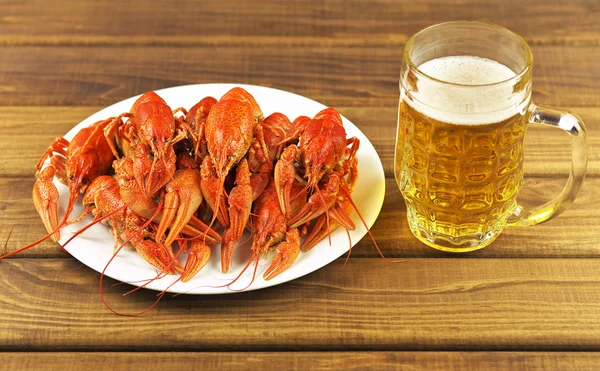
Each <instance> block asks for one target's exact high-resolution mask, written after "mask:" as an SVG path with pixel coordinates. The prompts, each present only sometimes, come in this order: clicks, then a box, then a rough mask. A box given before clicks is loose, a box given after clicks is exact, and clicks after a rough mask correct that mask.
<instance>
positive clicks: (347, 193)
mask: <svg viewBox="0 0 600 371" xmlns="http://www.w3.org/2000/svg"><path fill="white" fill-rule="evenodd" d="M340 189H341V190H342V192H344V194H345V195H346V197H347V198H348V201H350V203H351V204H352V207H353V208H354V210H355V211H356V214H357V215H358V217H359V218H360V221H361V222H362V224H363V225H364V226H365V228H366V229H367V233H368V234H369V237H371V241H373V245H375V248H376V249H377V252H378V253H379V256H381V258H382V259H383V260H385V261H386V262H388V263H394V262H393V261H391V260H389V259H388V258H386V257H385V256H383V253H382V252H381V250H380V249H379V245H377V242H376V241H375V237H373V234H372V233H371V229H370V228H369V227H368V226H367V223H366V222H365V220H364V219H363V217H362V215H361V213H360V211H358V207H356V204H355V203H354V201H353V200H352V197H350V193H349V192H348V190H346V188H345V187H340Z"/></svg>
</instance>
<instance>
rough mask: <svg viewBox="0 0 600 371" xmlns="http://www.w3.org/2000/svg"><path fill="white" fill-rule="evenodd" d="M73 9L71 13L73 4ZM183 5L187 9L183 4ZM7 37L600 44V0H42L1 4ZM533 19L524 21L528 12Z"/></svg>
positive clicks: (73, 41) (43, 41)
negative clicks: (476, 25) (484, 34)
mask: <svg viewBox="0 0 600 371" xmlns="http://www.w3.org/2000/svg"><path fill="white" fill-rule="evenodd" d="M65 9H68V12H65ZM183 9H185V10H183ZM0 14H2V15H3V16H2V18H1V19H0V43H2V44H8V45H65V44H66V45H82V44H83V45H89V44H97V45H115V44H116V45H181V46H198V45H217V46H227V45H236V46H239V45H254V46H258V47H262V46H265V45H273V44H274V43H275V44H278V45H292V46H297V45H307V44H308V45H324V44H338V45H339V44H359V45H365V44H366V45H377V46H379V47H382V48H388V47H394V46H397V45H398V44H401V43H404V42H405V41H406V40H407V39H408V37H410V35H412V34H413V33H415V32H417V31H418V30H420V29H422V28H424V27H426V26H429V25H432V24H435V23H440V22H446V21H450V20H463V19H478V20H482V21H489V22H493V23H497V24H501V25H503V26H505V27H508V28H509V29H512V30H514V31H515V32H517V33H519V34H521V35H522V36H523V37H525V39H526V40H528V41H529V42H530V43H532V44H543V45H547V44H552V45H556V44H567V43H568V44H585V45H598V44H599V39H598V32H599V31H600V27H599V25H598V22H597V19H598V17H599V16H600V8H599V7H598V4H597V3H595V2H593V1H586V0H576V1H570V2H569V3H564V2H562V1H560V0H552V1H543V2H536V3H535V4H534V3H533V2H531V3H530V2H523V1H519V0H508V1H491V2H480V1H477V0H465V1H461V2H460V3H454V2H449V1H444V0H431V1H427V2H419V3H418V4H416V3H413V2H398V1H392V0H384V1H377V2H370V1H365V0H363V1H353V2H351V3H348V2H344V1H342V0H335V1H318V0H311V1H301V2H292V1H289V2H288V1H286V2H265V1H259V0H253V1H245V2H243V3H242V4H240V3H239V2H238V1H234V0H225V1H206V2H203V3H202V4H197V3H196V2H194V1H191V0H188V1H179V2H178V3H177V4H171V3H169V4H166V3H162V2H153V3H151V4H148V3H147V2H144V1H141V0H136V1H131V2H128V5H127V6H125V4H123V3H122V2H119V1H118V0H111V1H102V2H80V3H77V4H72V3H71V2H68V1H66V0H60V1H57V2H54V3H52V5H50V4H48V3H47V2H44V1H43V0H34V1H28V2H23V3H19V2H13V3H11V2H9V3H3V4H0ZM524 20H526V21H524Z"/></svg>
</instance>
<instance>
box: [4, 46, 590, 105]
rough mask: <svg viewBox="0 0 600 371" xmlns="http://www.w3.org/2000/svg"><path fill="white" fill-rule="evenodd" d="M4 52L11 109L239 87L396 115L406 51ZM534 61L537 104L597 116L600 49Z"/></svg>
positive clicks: (564, 49) (547, 50)
mask: <svg viewBox="0 0 600 371" xmlns="http://www.w3.org/2000/svg"><path fill="white" fill-rule="evenodd" d="M2 49H3V53H1V54H0V76H2V77H3V79H2V80H1V81H0V105H2V106H30V105H32V106H52V105H61V106H62V105H68V106H76V105H87V106H107V105H110V104H112V103H115V102H118V101H120V100H122V99H125V98H129V97H131V96H134V95H137V94H141V93H143V92H145V91H148V90H156V89H161V88H166V87H171V86H178V85H186V84H195V83H209V82H232V83H243V84H255V85H264V86H270V87H275V88H281V89H284V90H289V91H292V92H294V93H297V94H301V95H304V96H307V97H309V98H312V99H315V100H317V101H320V102H322V103H323V104H325V105H328V106H336V107H337V106H349V107H388V108H391V107H396V106H397V104H398V96H399V90H398V76H399V73H400V64H401V57H402V48H394V47H389V48H384V47H372V46H335V45H334V46H329V45H325V46H298V47H282V46H264V47H260V48H257V47H255V46H254V45H243V46H238V47H221V46H198V47H191V48H185V49H184V48H181V47H170V46H164V47H138V46H132V47H94V46H89V47H88V46H85V47H77V48H76V47H63V46H58V47H43V46H31V47H23V46H14V47H13V46H7V47H2ZM533 54H534V56H535V62H534V71H535V72H534V85H533V89H534V92H533V96H534V99H537V100H538V101H540V102H543V103H546V104H552V105H559V106H597V104H598V100H597V97H598V96H600V87H599V86H598V84H596V81H598V80H599V79H600V64H598V63H596V61H598V60H600V48H598V47H586V46H539V47H533ZM91 55H93V56H94V57H93V58H90V57H89V56H91ZM40 59H43V61H44V63H43V68H40Z"/></svg>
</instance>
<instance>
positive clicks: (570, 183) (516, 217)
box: [507, 102, 588, 227]
mask: <svg viewBox="0 0 600 371" xmlns="http://www.w3.org/2000/svg"><path fill="white" fill-rule="evenodd" d="M528 115H529V120H528V121H529V123H530V124H541V125H545V126H550V127H554V128H559V129H562V130H564V131H566V132H567V134H569V136H570V137H571V149H572V151H571V153H572V157H571V158H572V162H571V172H570V173H569V180H567V184H566V185H565V187H564V188H563V190H562V191H561V192H560V194H559V195H558V197H556V198H555V199H553V200H552V201H550V202H547V203H545V204H543V205H541V206H537V207H533V208H523V207H522V206H520V205H519V206H517V209H516V210H515V212H514V213H513V215H511V216H510V217H509V218H508V220H507V225H509V226H517V227H526V226H532V225H536V224H539V223H542V222H545V221H547V220H549V219H551V218H554V217H555V216H558V215H560V214H561V213H562V212H563V211H565V210H566V209H567V208H568V207H569V206H570V205H571V204H572V203H573V201H574V200H575V196H577V193H578V192H579V189H580V188H581V185H582V184H583V178H584V177H585V171H586V168H587V158H588V151H587V149H588V148H587V147H588V143H587V133H586V129H585V125H584V124H583V121H582V120H581V118H580V117H579V116H577V115H576V114H575V113H572V112H568V111H565V110H558V109H555V108H550V107H545V106H540V105H536V104H535V103H533V102H532V103H531V104H530V105H529V109H528Z"/></svg>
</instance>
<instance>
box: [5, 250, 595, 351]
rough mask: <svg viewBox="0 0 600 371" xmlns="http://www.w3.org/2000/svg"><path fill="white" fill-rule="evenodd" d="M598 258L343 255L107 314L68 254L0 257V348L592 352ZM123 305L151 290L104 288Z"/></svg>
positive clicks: (144, 298)
mask: <svg viewBox="0 0 600 371" xmlns="http://www.w3.org/2000/svg"><path fill="white" fill-rule="evenodd" d="M597 260H598V259H502V260H498V259H477V260H473V259H461V258H457V259H447V258H445V259H407V260H405V261H403V262H402V263H398V264H387V263H385V262H383V261H380V260H374V259H352V260H351V261H350V262H348V264H347V265H346V266H345V267H344V268H343V269H342V266H343V264H342V262H336V263H334V264H331V265H328V266H327V267H324V268H322V269H320V270H318V271H316V272H314V273H312V274H310V275H307V276H305V277H302V278H300V279H297V280H294V281H292V282H289V283H287V284H285V285H279V286H275V287H272V288H269V289H264V290H259V291H251V292H244V293H237V294H235V295H211V296H195V295H189V296H187V295H183V296H178V297H166V298H165V299H164V300H163V301H162V302H161V303H160V304H159V305H158V306H157V307H156V308H154V309H153V310H152V311H151V312H149V313H147V314H146V315H144V316H142V317H135V318H128V317H118V316H115V315H114V314H112V313H110V312H109V311H108V310H107V309H106V308H105V307H104V305H103V304H102V302H101V301H100V298H99V295H98V274H97V273H95V272H93V271H91V270H90V269H89V268H87V267H84V266H82V265H81V264H79V263H78V262H75V261H73V260H70V259H13V260H4V261H2V262H1V263H0V297H2V298H3V300H2V301H0V349H2V350H5V351H11V350H19V349H27V350H28V351H74V350H77V351H120V350H123V349H128V350H130V351H156V350H159V349H161V350H163V351H247V350H269V351H274V350H280V351H290V350H294V351H298V350H304V351H312V350H326V351H336V350H372V349H378V350H397V351H401V350H461V351H466V350H480V351H481V350H506V351H523V350H542V349H543V350H553V351H566V350H578V351H599V350H600V322H599V321H598V316H597V314H598V310H600V265H599V264H598V262H597ZM113 282H114V281H112V280H110V279H107V280H106V281H105V286H104V287H105V295H106V299H107V301H108V302H109V303H111V305H113V306H114V307H115V308H116V309H118V310H120V311H122V312H132V311H138V310H141V309H143V308H145V307H147V306H148V305H150V304H151V303H152V302H153V301H154V300H155V299H156V296H155V292H152V291H146V290H142V291H141V292H138V293H136V294H134V295H132V296H129V297H126V298H123V297H122V296H121V294H123V293H124V292H126V291H127V290H128V289H129V288H128V287H125V286H123V285H121V286H117V287H113V288H111V287H110V284H111V283H113Z"/></svg>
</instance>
